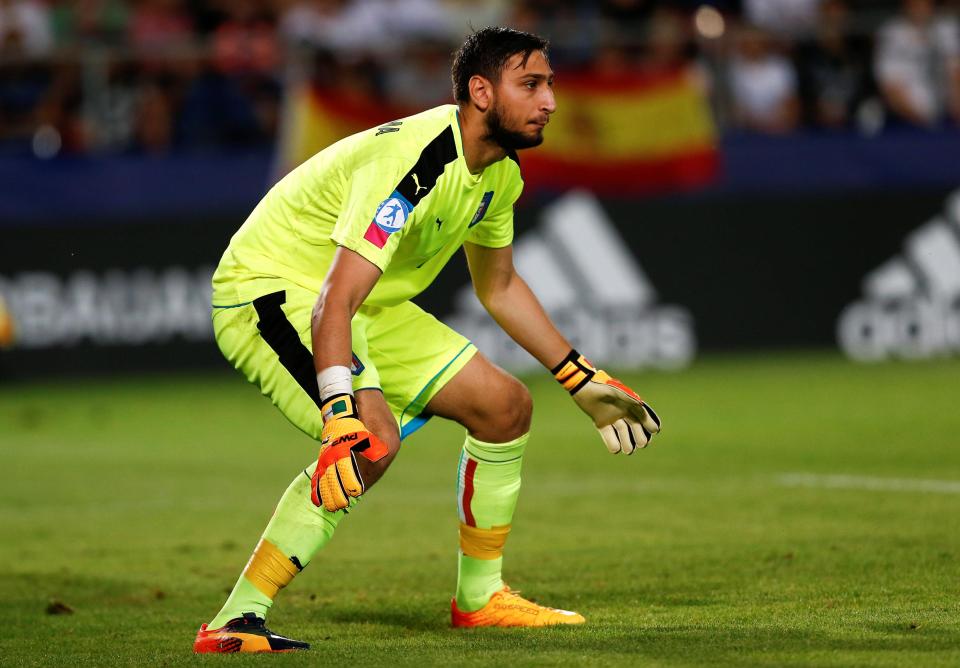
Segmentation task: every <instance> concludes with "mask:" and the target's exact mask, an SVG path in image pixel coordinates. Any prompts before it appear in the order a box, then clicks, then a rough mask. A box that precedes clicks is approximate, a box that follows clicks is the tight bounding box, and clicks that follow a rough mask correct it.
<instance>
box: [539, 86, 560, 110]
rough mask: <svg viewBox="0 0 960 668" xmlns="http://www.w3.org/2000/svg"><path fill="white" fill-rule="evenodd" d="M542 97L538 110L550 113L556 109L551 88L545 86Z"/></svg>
mask: <svg viewBox="0 0 960 668" xmlns="http://www.w3.org/2000/svg"><path fill="white" fill-rule="evenodd" d="M544 90H545V92H544V94H543V99H541V100H540V110H541V111H544V112H546V113H548V114H552V113H553V112H555V111H556V110H557V98H556V97H554V95H553V89H552V88H549V87H547V88H545V89H544Z"/></svg>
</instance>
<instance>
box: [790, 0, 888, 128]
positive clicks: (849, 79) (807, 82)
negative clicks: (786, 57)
mask: <svg viewBox="0 0 960 668" xmlns="http://www.w3.org/2000/svg"><path fill="white" fill-rule="evenodd" d="M849 14H850V12H849V7H848V6H847V2H846V0H824V2H823V4H822V5H821V7H820V18H819V21H818V22H817V30H816V34H815V36H814V38H813V39H812V40H811V41H809V42H806V43H804V44H803V45H802V46H801V47H800V49H799V52H798V56H797V63H798V72H799V77H800V91H801V99H802V100H803V107H804V109H803V111H804V116H805V118H806V121H807V122H808V123H810V124H812V125H816V126H820V127H826V128H841V127H849V126H850V125H851V124H852V123H853V121H854V120H855V116H856V113H857V110H858V108H859V107H860V105H861V104H863V102H865V101H866V100H867V98H868V96H869V94H870V92H871V85H870V64H869V63H870V61H869V52H868V48H869V47H868V45H867V44H866V43H865V41H864V40H862V39H860V38H858V37H857V36H856V35H853V34H852V33H851V26H850V21H849Z"/></svg>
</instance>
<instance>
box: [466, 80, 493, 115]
mask: <svg viewBox="0 0 960 668" xmlns="http://www.w3.org/2000/svg"><path fill="white" fill-rule="evenodd" d="M469 87H470V101H471V102H473V104H474V106H475V107H476V108H477V109H479V110H480V111H486V110H487V109H488V108H490V105H491V104H492V103H493V84H492V83H491V82H490V80H489V79H486V78H484V77H482V76H480V75H479V74H474V75H473V76H472V77H470V83H469Z"/></svg>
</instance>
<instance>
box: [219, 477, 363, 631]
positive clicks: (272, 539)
mask: <svg viewBox="0 0 960 668" xmlns="http://www.w3.org/2000/svg"><path fill="white" fill-rule="evenodd" d="M315 466H316V463H314V464H313V466H312V467H311V468H309V469H307V471H306V472H302V473H300V474H299V475H297V477H296V478H295V479H294V481H293V482H292V483H290V486H289V487H287V491H286V492H284V494H283V496H282V497H281V499H280V503H279V504H277V509H276V510H275V511H274V513H273V517H272V518H270V523H269V524H267V528H266V529H265V530H264V532H263V536H262V537H261V538H260V542H259V543H258V544H257V547H256V549H255V550H254V552H253V555H252V556H251V557H250V560H249V561H248V562H247V565H246V567H245V568H244V569H243V574H242V575H241V576H240V578H239V579H238V580H237V584H236V585H234V587H233V591H232V592H230V596H229V597H228V598H227V601H226V603H224V605H223V608H221V610H220V612H218V613H217V616H216V617H214V618H213V619H212V620H211V621H210V624H209V625H208V626H209V628H211V629H218V628H220V627H221V626H223V625H224V624H226V623H227V622H228V621H230V620H231V619H234V618H235V617H241V616H242V615H243V613H245V612H253V613H255V614H256V615H257V616H258V617H262V618H264V619H266V616H267V612H268V611H269V610H270V606H272V605H273V599H274V598H275V597H276V595H277V592H278V591H280V589H282V588H283V587H285V586H286V585H288V584H289V583H290V581H291V580H293V578H294V577H295V576H296V575H297V573H299V572H300V571H301V570H303V569H304V568H305V567H306V566H307V564H309V563H310V560H311V559H313V557H314V555H315V554H316V553H317V552H318V551H319V550H320V549H321V548H322V547H323V546H324V545H326V544H327V543H328V542H329V541H330V539H331V538H332V537H333V532H334V530H335V529H336V528H337V525H338V524H339V523H340V520H341V519H343V515H344V511H339V512H336V513H331V512H329V511H327V510H325V509H324V508H323V507H320V508H317V507H316V506H314V505H313V502H312V501H311V500H310V478H309V477H308V476H307V475H306V473H310V474H312V472H313V467H315ZM353 501H354V502H356V499H354V500H353ZM352 507H353V503H351V508H352Z"/></svg>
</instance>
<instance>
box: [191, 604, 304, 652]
mask: <svg viewBox="0 0 960 668" xmlns="http://www.w3.org/2000/svg"><path fill="white" fill-rule="evenodd" d="M302 649H310V645H309V644H307V643H305V642H302V641H300V640H293V639H292V638H284V637H283V636H278V635H277V634H276V633H274V632H272V631H271V630H270V629H268V628H267V627H266V626H265V625H264V622H263V620H262V619H260V618H259V617H257V616H256V615H255V614H253V613H252V612H245V613H243V617H237V618H236V619H231V620H230V621H229V622H227V623H226V624H224V625H223V626H222V627H220V628H219V629H207V625H206V624H204V625H202V626H201V627H200V630H199V631H197V639H196V640H194V641H193V651H194V652H195V653H196V654H207V653H211V652H212V653H217V654H232V653H234V652H293V651H295V650H302Z"/></svg>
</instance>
